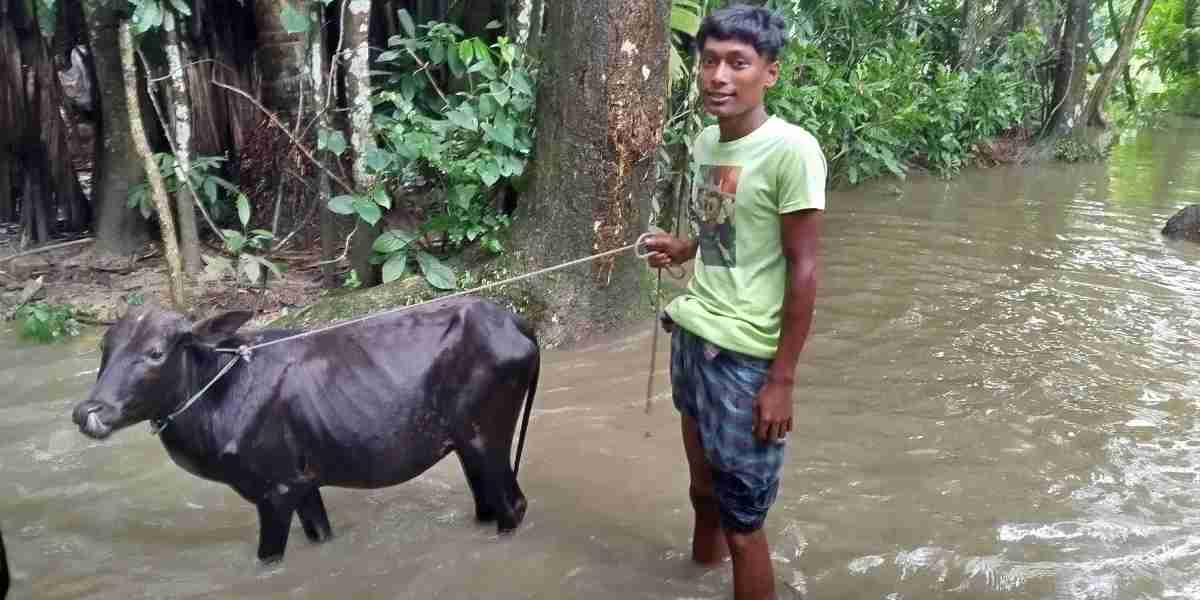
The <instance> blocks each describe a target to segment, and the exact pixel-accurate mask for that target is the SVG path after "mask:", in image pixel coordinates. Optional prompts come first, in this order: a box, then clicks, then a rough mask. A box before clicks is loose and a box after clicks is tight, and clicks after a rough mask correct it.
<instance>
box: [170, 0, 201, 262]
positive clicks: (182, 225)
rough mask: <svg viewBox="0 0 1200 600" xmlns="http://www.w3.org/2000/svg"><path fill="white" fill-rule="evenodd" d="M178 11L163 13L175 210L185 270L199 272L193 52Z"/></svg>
mask: <svg viewBox="0 0 1200 600" xmlns="http://www.w3.org/2000/svg"><path fill="white" fill-rule="evenodd" d="M176 26H177V23H176V21H175V16H174V14H173V13H172V12H171V11H170V10H168V11H166V13H165V14H163V31H164V33H165V34H166V48H165V50H166V54H167V68H168V69H170V70H171V94H170V98H171V101H170V104H171V108H172V109H173V110H171V111H170V114H171V128H172V129H174V130H175V131H174V134H175V161H176V167H175V177H176V180H177V183H176V186H175V189H176V190H178V191H177V192H176V195H175V212H176V214H177V215H178V217H179V250H180V254H181V258H182V260H183V270H184V272H185V273H190V274H193V275H194V274H197V273H199V272H200V271H201V269H202V268H203V267H204V265H203V263H202V262H201V259H200V229H199V227H198V225H197V223H196V207H195V202H197V201H198V199H197V198H193V197H192V192H191V187H190V186H188V185H187V184H186V178H188V177H190V176H191V172H192V100H191V96H190V95H189V94H188V89H187V83H186V81H185V77H186V76H185V75H184V68H185V67H184V66H183V65H184V64H185V63H186V62H187V61H188V56H189V53H188V52H186V51H185V46H184V44H183V42H182V40H183V39H184V36H182V35H180V34H179V32H178V30H177V29H176Z"/></svg>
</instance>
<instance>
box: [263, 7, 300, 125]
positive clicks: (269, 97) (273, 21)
mask: <svg viewBox="0 0 1200 600" xmlns="http://www.w3.org/2000/svg"><path fill="white" fill-rule="evenodd" d="M289 4H293V5H295V4H298V3H295V2H292V1H291V0H255V2H254V22H255V24H256V25H257V26H258V42H257V53H258V66H259V69H260V70H261V72H262V90H261V91H262V98H261V100H262V103H263V105H264V106H266V107H267V108H269V109H271V110H272V111H274V112H276V113H277V114H279V115H280V117H281V118H282V117H284V116H285V115H295V114H296V109H297V108H298V107H299V101H300V93H301V90H302V81H303V77H304V63H305V54H304V49H305V47H304V46H305V44H304V41H305V36H303V35H300V34H292V33H288V32H287V30H286V29H284V27H283V21H282V19H281V18H280V13H281V11H282V10H283V8H284V7H285V6H287V5H289ZM314 26H315V25H314ZM287 120H288V119H284V121H285V122H286V121H287Z"/></svg>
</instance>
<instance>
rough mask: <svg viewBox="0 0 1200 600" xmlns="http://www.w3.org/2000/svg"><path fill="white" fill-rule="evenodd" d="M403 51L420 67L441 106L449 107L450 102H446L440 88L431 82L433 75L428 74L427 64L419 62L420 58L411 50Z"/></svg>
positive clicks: (434, 82)
mask: <svg viewBox="0 0 1200 600" xmlns="http://www.w3.org/2000/svg"><path fill="white" fill-rule="evenodd" d="M405 50H407V51H408V55H409V56H411V57H412V59H413V60H415V61H417V66H418V67H420V69H419V70H421V71H425V76H426V77H428V78H429V83H430V84H431V85H433V91H435V92H437V95H438V96H439V97H440V98H441V99H442V104H445V105H446V106H450V101H449V100H447V99H446V95H445V94H443V93H442V88H440V87H438V84H437V82H436V81H434V80H433V74H432V73H430V72H429V63H427V62H425V61H423V60H421V58H420V57H419V56H417V53H416V52H413V51H412V48H407V47H406V48H405Z"/></svg>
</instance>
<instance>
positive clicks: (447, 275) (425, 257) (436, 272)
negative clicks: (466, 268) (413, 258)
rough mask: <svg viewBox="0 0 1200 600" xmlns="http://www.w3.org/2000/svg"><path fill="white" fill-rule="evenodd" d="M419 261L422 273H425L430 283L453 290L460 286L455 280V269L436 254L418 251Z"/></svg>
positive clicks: (438, 287)
mask: <svg viewBox="0 0 1200 600" xmlns="http://www.w3.org/2000/svg"><path fill="white" fill-rule="evenodd" d="M417 263H418V264H420V265H421V273H423V274H424V275H425V280H426V281H428V282H429V285H431V286H433V287H435V288H437V289H439V290H453V289H455V288H456V287H458V286H457V284H456V283H455V281H454V271H452V270H450V267H447V266H446V265H445V264H443V263H442V261H440V260H438V259H437V257H436V256H434V255H432V254H429V253H428V252H418V253H417Z"/></svg>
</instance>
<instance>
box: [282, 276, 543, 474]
mask: <svg viewBox="0 0 1200 600" xmlns="http://www.w3.org/2000/svg"><path fill="white" fill-rule="evenodd" d="M268 337H274V334H270V333H264V338H262V339H265V338H268ZM290 344H295V345H294V346H292V347H290V348H289V347H288V346H289V345H290ZM268 350H274V351H275V352H273V355H275V354H278V355H279V356H278V358H279V359H281V360H276V361H273V362H276V363H279V364H281V365H283V366H281V367H280V369H281V371H280V379H279V386H278V387H277V388H276V390H277V391H276V392H275V393H276V397H274V398H272V399H270V400H269V402H268V405H267V406H264V409H265V410H266V411H267V412H268V413H272V414H279V415H280V416H283V414H286V415H287V416H286V418H283V419H264V420H262V423H263V426H262V430H261V431H260V435H263V436H265V437H266V438H268V439H269V440H270V441H271V443H275V444H281V445H283V446H285V447H286V448H287V449H288V452H289V453H295V454H298V455H299V456H296V457H292V458H291V460H289V461H288V462H291V463H292V464H298V465H301V468H302V470H305V471H307V472H309V474H310V476H313V477H316V478H319V479H321V480H322V481H325V482H327V483H329V484H332V485H342V486H350V487H375V486H378V485H389V484H392V483H397V482H399V481H403V480H406V479H409V478H411V477H414V476H416V475H418V474H419V473H421V472H422V471H424V470H425V469H427V468H428V467H429V466H430V465H432V464H433V463H434V462H436V461H437V460H440V459H441V458H442V457H444V456H445V455H446V453H447V452H449V451H450V450H451V449H452V448H453V447H454V445H455V443H456V440H458V441H459V442H461V438H462V435H464V434H467V433H469V432H470V431H472V428H474V429H475V430H477V429H478V428H479V427H480V424H481V423H489V422H491V421H495V420H497V419H499V420H509V419H511V418H513V416H514V415H515V414H516V411H517V410H518V409H519V407H520V404H521V402H522V400H523V397H524V393H525V390H526V389H527V387H528V385H529V383H530V378H531V374H532V371H534V370H536V368H537V361H538V360H539V357H538V347H537V342H536V339H534V337H533V335H532V331H531V329H530V328H529V327H528V325H527V324H526V323H525V322H524V321H523V320H522V319H520V318H519V317H517V316H516V315H514V314H513V313H511V312H510V311H507V310H505V309H503V308H501V307H499V306H497V305H495V304H493V303H491V302H488V301H485V300H478V299H467V298H464V299H452V300H447V301H445V302H442V303H437V304H433V305H428V306H422V307H417V308H413V309H410V310H405V311H399V312H396V313H393V314H384V315H380V316H377V317H373V318H371V319H367V320H364V321H361V322H358V323H354V324H351V325H347V326H345V327H342V328H337V329H332V330H329V331H327V332H322V333H319V334H315V335H311V336H308V337H304V338H300V339H297V340H293V341H288V342H283V343H281V344H278V345H276V346H271V347H269V348H268ZM271 404H274V405H275V406H274V407H273V408H272V407H271V406H270V405H271ZM509 435H510V436H511V431H510V432H509Z"/></svg>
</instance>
